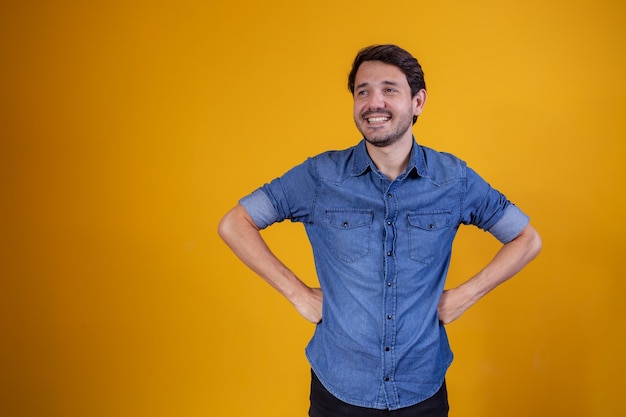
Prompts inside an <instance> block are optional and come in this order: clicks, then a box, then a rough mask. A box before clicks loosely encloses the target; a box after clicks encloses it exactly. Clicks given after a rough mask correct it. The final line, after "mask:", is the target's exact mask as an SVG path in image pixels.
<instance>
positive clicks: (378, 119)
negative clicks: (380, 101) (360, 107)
mask: <svg viewBox="0 0 626 417" xmlns="http://www.w3.org/2000/svg"><path fill="white" fill-rule="evenodd" d="M389 119H391V117H389V116H376V117H366V118H365V120H367V122H368V123H383V122H386V121H388V120H389Z"/></svg>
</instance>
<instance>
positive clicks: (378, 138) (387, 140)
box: [355, 110, 413, 148]
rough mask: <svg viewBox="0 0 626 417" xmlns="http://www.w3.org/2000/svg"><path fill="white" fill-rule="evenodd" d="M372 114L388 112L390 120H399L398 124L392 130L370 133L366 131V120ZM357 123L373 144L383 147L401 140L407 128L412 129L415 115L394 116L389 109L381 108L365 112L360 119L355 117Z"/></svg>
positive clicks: (358, 127) (367, 139) (364, 135)
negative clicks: (383, 109)
mask: <svg viewBox="0 0 626 417" xmlns="http://www.w3.org/2000/svg"><path fill="white" fill-rule="evenodd" d="M370 114H386V115H388V116H390V117H392V118H391V119H390V121H393V120H397V121H398V124H397V125H396V126H395V127H393V128H392V130H391V131H387V132H376V131H374V132H372V133H370V134H367V133H366V128H367V126H368V122H367V120H365V119H366V118H367V117H368V116H369V115H370ZM355 124H356V127H357V129H359V131H360V132H361V134H362V135H363V137H364V138H365V140H366V141H367V142H368V143H370V144H371V145H373V146H376V147H379V148H383V147H386V146H390V145H392V144H394V143H396V142H397V141H398V140H400V139H401V138H402V137H403V136H404V134H405V133H406V132H407V130H410V129H411V126H412V125H413V116H412V115H409V114H402V115H399V116H397V117H396V116H392V114H391V113H390V112H388V111H386V110H385V111H381V110H372V111H367V112H364V113H363V114H362V115H361V116H360V117H359V119H358V120H357V119H355Z"/></svg>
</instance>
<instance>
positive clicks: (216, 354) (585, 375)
mask: <svg viewBox="0 0 626 417" xmlns="http://www.w3.org/2000/svg"><path fill="white" fill-rule="evenodd" d="M625 21H626V6H624V3H623V2H622V1H618V0H613V1H607V0H593V1H592V0H567V1H566V0H559V1H546V0H527V1H510V2H503V1H497V0H477V1H472V2H464V1H418V0H411V1H405V0H398V1H394V2H386V3H385V2H380V1H371V0H359V1H339V0H319V1H315V2H310V1H279V0H268V1H254V0H246V1H241V0H231V1H196V2H193V1H177V2H173V1H172V2H163V1H161V2H159V1H157V2H154V1H143V2H142V1H113V2H111V1H107V2H105V1H94V2H89V1H64V0H61V1H54V2H53V1H24V2H8V1H5V2H3V3H2V5H1V6H0V53H1V64H0V79H1V81H0V86H1V90H0V106H1V107H0V135H1V136H2V137H1V142H0V187H1V189H0V191H1V196H2V202H1V204H0V219H1V220H0V241H1V246H0V275H1V278H0V285H1V287H0V320H1V321H0V326H1V327H0V332H1V333H0V337H1V338H2V339H1V345H0V346H1V347H0V378H1V379H0V415H2V416H7V417H13V416H37V417H44V416H64V417H65V416H67V417H74V416H89V417H99V416H115V417H124V416H151V417H157V416H185V417H192V416H259V417H260V416H271V417H276V416H305V415H306V411H307V407H308V384H309V369H308V366H307V363H306V360H305V358H304V354H303V349H304V346H305V344H306V342H307V340H308V338H309V337H310V335H311V333H312V330H313V327H312V326H311V325H309V324H308V323H306V322H305V321H304V320H303V319H301V318H300V317H299V316H298V315H297V314H296V313H295V311H293V309H292V308H291V307H290V305H288V303H287V302H286V301H284V300H283V299H282V298H281V297H280V296H278V295H277V294H276V293H274V291H273V290H271V289H270V288H269V286H268V285H267V284H265V283H263V282H262V281H261V280H260V279H258V278H257V277H255V276H254V275H253V274H252V273H251V272H249V271H248V270H247V269H246V268H245V267H244V266H243V265H242V264H241V263H240V262H239V261H238V260H237V259H235V257H234V256H233V255H232V254H231V253H230V252H229V251H228V250H227V248H226V247H225V245H224V244H223V243H222V242H221V241H220V240H219V239H218V237H217V234H216V226H217V222H218V219H219V218H220V216H221V215H222V214H223V213H224V212H225V211H226V210H227V209H229V208H230V207H231V206H233V205H234V204H235V203H236V201H237V200H238V198H239V197H241V196H242V195H244V194H247V193H248V192H250V191H252V190H253V189H254V188H256V187H257V186H259V185H261V184H262V183H263V182H265V181H268V180H270V179H272V178H273V177H275V176H278V175H280V174H282V173H283V172H284V171H285V170H286V169H288V168H289V167H291V166H293V165H295V164H297V163H299V162H301V161H302V160H304V159H305V158H306V157H307V156H310V155H313V154H316V153H318V152H321V151H324V150H327V149H331V148H335V149H341V148H345V147H348V146H351V145H353V144H354V143H356V142H357V141H358V140H359V135H358V132H357V131H356V129H355V128H354V126H353V121H352V116H351V114H352V113H351V112H352V107H351V106H352V99H351V96H350V94H349V93H348V92H347V89H346V87H345V84H346V76H347V73H348V71H349V68H350V64H351V61H352V59H353V57H354V54H355V53H356V51H357V50H358V49H359V48H361V47H363V46H366V45H369V44H372V43H387V42H391V43H397V44H399V45H401V46H403V47H405V48H406V49H408V50H409V51H411V52H412V53H414V54H415V55H416V56H417V57H418V58H419V60H420V61H421V63H422V65H423V66H424V69H425V73H426V81H427V85H428V90H429V101H428V103H427V106H426V109H425V112H424V114H423V116H422V117H420V121H419V122H418V124H417V126H416V129H415V134H416V136H417V137H418V140H419V141H420V143H422V144H424V145H427V146H430V147H434V148H436V149H440V150H446V151H449V152H452V153H455V154H456V155H458V156H459V157H461V158H463V159H465V160H467V161H469V163H470V165H471V166H472V167H474V168H475V169H476V170H477V171H478V172H480V173H481V174H482V175H483V176H484V177H485V178H486V179H487V180H488V181H490V182H491V183H492V184H493V185H494V186H495V187H497V188H499V189H501V190H502V191H504V192H505V193H506V194H507V196H508V197H509V198H510V199H511V200H513V201H514V202H516V203H517V204H518V205H519V206H520V207H522V208H523V209H524V211H526V212H527V213H528V214H529V215H530V216H531V217H532V222H533V224H534V225H535V227H536V228H537V229H538V230H539V231H540V233H541V234H542V236H543V239H544V250H543V252H542V254H541V255H540V257H539V258H538V259H537V260H536V261H534V262H533V263H532V264H531V265H530V266H529V267H528V268H527V269H526V270H524V271H523V272H522V273H521V274H520V275H519V276H518V277H517V278H515V279H514V280H513V281H511V282H509V283H507V284H506V285H504V286H503V287H501V288H499V289H498V290H497V291H496V292H495V293H493V294H490V295H489V296H487V298H485V299H484V300H483V301H482V302H481V303H480V304H479V305H476V306H475V307H474V308H473V309H472V310H470V311H469V312H468V313H467V314H466V315H465V316H464V317H462V318H461V319H460V320H459V321H457V322H455V323H453V324H452V325H450V326H449V332H450V338H451V341H452V344H453V349H454V351H455V354H456V361H455V362H454V364H453V366H452V368H451V370H450V372H449V374H448V388H449V391H450V401H451V406H452V411H451V416H463V417H473V416H476V417H478V416H481V417H496V416H509V417H515V416H519V417H522V416H549V417H553V416H568V417H578V416H623V415H624V414H626V406H625V405H624V404H625V403H624V401H623V398H621V396H622V395H623V389H624V383H623V381H624V376H625V374H626V366H625V365H624V363H625V360H624V352H625V351H626V342H625V336H624V334H623V333H624V318H625V312H626V307H625V306H626V303H625V302H624V293H625V291H624V290H625V284H624V279H625V277H624V275H625V272H626V271H625V269H626V268H625V267H624V256H625V253H624V244H623V236H624V232H625V231H626V227H625V225H624V224H625V223H624V221H623V213H624V203H625V201H624V200H625V198H624V185H625V173H626V170H625V169H624V156H625V145H624V139H625V134H626V123H625V117H624V112H625V111H626V84H625V81H624V79H625V74H626V54H625V41H626V24H625ZM265 236H266V238H267V240H268V241H269V242H270V244H271V245H272V247H273V248H275V251H276V253H277V254H278V255H279V256H280V257H281V258H282V259H283V260H284V261H285V262H286V263H287V264H288V265H289V266H290V267H291V268H292V269H293V270H295V271H296V272H297V273H298V274H299V275H300V276H301V277H302V278H303V279H304V280H306V281H307V282H309V283H311V284H313V283H315V273H314V271H313V265H312V261H311V259H310V257H311V254H310V249H309V247H308V244H307V242H306V239H305V237H304V233H303V230H302V228H301V227H300V226H299V225H292V224H281V225H277V226H275V227H274V228H272V229H270V230H268V231H267V233H265ZM496 249H497V245H496V244H495V243H494V240H493V239H492V238H490V237H489V235H487V234H484V233H482V232H479V231H476V230H474V229H470V228H464V229H462V230H461V232H460V234H459V238H458V240H457V242H456V243H455V249H454V254H453V265H452V268H451V275H450V278H449V285H455V284H456V283H459V282H461V281H463V280H464V279H465V278H467V277H469V276H470V275H471V274H472V273H473V272H475V271H476V270H477V269H478V268H479V267H480V266H481V265H483V264H484V263H485V262H487V261H488V260H489V258H490V257H491V255H492V254H493V253H494V251H495V250H496Z"/></svg>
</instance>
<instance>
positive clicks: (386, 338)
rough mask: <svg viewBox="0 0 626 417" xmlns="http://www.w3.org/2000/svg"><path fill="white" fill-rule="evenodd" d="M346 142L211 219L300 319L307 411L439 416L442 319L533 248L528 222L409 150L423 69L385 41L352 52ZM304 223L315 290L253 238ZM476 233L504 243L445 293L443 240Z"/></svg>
mask: <svg viewBox="0 0 626 417" xmlns="http://www.w3.org/2000/svg"><path fill="white" fill-rule="evenodd" d="M348 88H349V90H350V92H351V93H352V94H353V97H354V120H355V123H356V126H357V128H358V129H359V131H360V132H361V134H362V135H363V140H361V141H360V142H359V143H358V144H357V145H356V146H354V147H351V148H349V149H346V150H343V151H330V152H326V153H323V154H320V155H317V156H315V157H312V158H309V159H308V160H306V161H305V162H303V163H302V164H300V165H298V166H296V167H294V168H292V169H291V170H289V171H288V172H287V173H285V174H284V175H282V176H281V177H279V178H276V179H274V180H273V181H271V182H270V183H268V184H265V185H264V186H262V187H261V188H259V189H257V190H256V191H254V192H252V193H251V194H250V195H248V196H245V197H244V198H242V199H241V200H240V202H239V204H238V205H237V206H235V207H234V208H233V209H232V210H230V211H229V212H228V213H227V214H226V215H225V216H224V218H223V219H222V221H221V222H220V225H219V233H220V235H221V236H222V238H223V239H224V240H225V242H226V243H227V244H228V245H229V246H230V247H231V249H232V250H233V251H234V253H235V254H236V255H237V256H238V257H239V258H240V259H241V260H242V261H243V262H244V263H245V264H246V265H248V266H249V267H250V268H251V269H252V270H253V271H255V272H256V273H257V274H258V275H259V276H261V277H262V278H263V279H264V280H266V281H267V282H268V283H269V284H270V285H272V286H273V287H274V288H275V289H276V290H278V291H279V292H280V293H281V294H282V295H284V296H285V297H286V298H287V300H289V301H290V302H291V303H292V304H293V305H294V307H295V308H296V309H297V311H298V312H299V313H300V314H301V315H302V316H303V317H304V318H306V319H307V320H309V321H311V322H313V323H316V324H317V326H316V330H315V334H314V335H313V338H312V339H311V341H310V343H309V345H308V346H307V348H306V354H307V357H308V359H309V362H310V364H311V368H312V372H311V378H312V380H311V396H310V401H311V404H310V409H309V415H310V416H311V417H331V416H332V417H350V416H359V417H368V416H380V415H385V416H399V417H424V416H428V417H435V416H437V417H441V416H447V415H448V409H449V406H448V399H447V391H446V385H445V374H446V371H447V369H448V367H449V366H450V363H451V362H452V351H451V349H450V346H449V343H448V339H447V336H446V330H445V325H447V324H449V323H451V322H452V321H454V320H456V319H457V318H459V317H460V316H461V315H462V314H463V313H464V312H465V311H466V310H467V309H468V308H469V307H471V306H472V305H473V304H474V303H476V302H477V301H478V300H479V299H480V298H482V297H483V296H484V295H485V294H487V293H488V292H489V291H491V290H492V289H494V288H495V287H497V286H498V285H499V284H501V283H502V282H504V281H506V280H507V279H509V278H511V277H512V276H513V275H515V274H516V273H517V272H519V271H520V270H521V269H522V268H523V267H524V266H525V265H526V264H527V263H528V262H530V261H531V260H532V259H533V258H534V257H535V256H536V255H537V254H538V253H539V251H540V250H541V239H540V237H539V235H538V234H537V232H536V231H535V230H534V228H533V227H532V226H531V225H530V224H529V219H528V216H526V215H525V214H524V213H523V212H522V211H521V210H519V209H518V208H517V207H516V206H515V205H513V204H512V203H511V202H510V201H509V200H507V199H506V197H505V196H504V195H503V194H501V193H500V192H499V191H497V190H495V189H493V188H492V187H491V186H490V185H489V184H488V183H487V182H486V181H485V180H483V179H482V178H481V177H480V176H479V175H478V174H476V172H474V171H473V170H472V169H470V168H469V167H468V166H467V165H466V163H465V162H464V161H462V160H460V159H458V158H456V157H455V156H453V155H450V154H447V153H441V152H437V151H434V150H432V149H429V148H427V147H424V146H421V145H419V144H418V143H417V142H416V140H415V139H414V137H413V133H412V129H411V128H412V125H413V124H415V122H416V120H417V117H418V116H419V115H420V114H421V113H422V110H423V108H424V105H425V103H426V96H427V95H426V85H425V82H424V75H423V72H422V68H421V66H420V64H419V63H418V61H417V60H416V59H415V58H414V57H413V56H411V55H410V54H409V53H408V52H407V51H405V50H403V49H402V48H399V47H397V46H395V45H375V46H371V47H368V48H365V49H363V50H361V51H360V52H359V53H358V54H357V56H356V58H355V60H354V63H353V66H352V71H351V72H350V75H349V77H348ZM286 219H289V220H291V221H294V222H300V223H303V224H304V226H305V229H306V232H307V235H308V237H309V240H310V242H311V246H312V248H313V255H314V258H315V265H316V270H317V276H318V279H319V282H320V287H321V288H310V287H308V286H307V285H305V284H304V283H303V282H302V281H301V280H300V279H299V278H298V277H297V276H296V275H295V274H294V273H293V272H292V271H291V270H290V269H289V268H288V267H287V266H286V265H285V264H284V263H283V262H281V261H280V260H279V259H278V258H277V257H276V256H275V255H273V253H272V252H271V250H270V248H269V247H268V246H267V245H266V244H265V242H264V240H263V238H262V237H261V234H260V230H261V229H263V228H266V227H268V226H270V225H271V224H273V223H276V222H280V221H283V220H286ZM462 224H466V225H470V224H471V225H474V226H476V227H479V228H481V229H483V230H486V231H488V232H490V233H491V234H492V235H493V236H494V237H495V238H496V239H498V240H499V241H500V242H501V243H502V247H501V248H500V250H499V251H498V252H497V253H496V254H495V256H494V258H493V259H492V261H491V262H489V263H488V264H487V265H485V267H484V268H483V269H482V270H481V271H479V272H478V273H477V274H476V275H474V276H472V277H468V280H467V281H465V282H464V283H463V284H462V285H460V286H459V287H457V288H452V289H448V290H446V291H444V284H445V280H446V275H447V271H448V266H449V263H450V255H451V249H452V242H453V240H454V236H455V235H456V232H457V230H458V228H459V227H460V225H462Z"/></svg>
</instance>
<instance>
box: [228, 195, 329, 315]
mask: <svg viewBox="0 0 626 417" xmlns="http://www.w3.org/2000/svg"><path fill="white" fill-rule="evenodd" d="M218 233H219V235H220V236H221V237H222V239H223V240H224V241H225V242H226V244H227V245H228V246H229V247H230V248H231V250H232V251H233V252H234V253H235V255H237V257H238V258H239V259H241V261H242V262H243V263H244V264H245V265H246V266H248V267H249V268H250V269H251V270H253V271H254V272H255V273H256V274H257V275H259V276H260V277H261V278H263V279H264V280H265V281H266V282H267V283H269V284H270V285H271V286H272V287H274V288H275V289H276V290H277V291H278V292H280V293H281V294H282V295H283V296H284V297H285V298H287V300H289V301H290V302H291V303H292V304H293V305H294V306H295V307H296V308H297V309H298V311H299V312H300V314H302V315H303V316H304V317H305V318H306V319H307V320H309V321H312V322H315V323H316V322H319V321H320V320H321V301H322V295H321V291H319V290H318V289H312V288H309V287H308V286H307V285H305V284H304V283H303V282H302V281H301V280H300V279H299V278H298V277H297V276H296V275H295V274H294V273H293V272H292V271H291V270H290V269H289V268H287V267H286V266H285V265H284V264H283V263H282V262H281V261H280V260H279V259H278V258H277V257H276V256H275V255H274V254H273V253H272V251H271V250H270V248H269V247H268V246H267V244H266V243H265V241H264V240H263V238H262V236H261V233H260V231H259V228H258V227H257V226H256V224H255V223H254V221H253V220H252V218H251V217H250V215H249V214H248V213H247V212H246V210H245V209H244V208H243V207H242V206H241V205H237V206H235V207H234V208H233V209H232V210H230V211H229V212H228V213H227V214H226V215H225V216H224V217H223V218H222V220H221V221H220V224H219V226H218Z"/></svg>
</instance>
